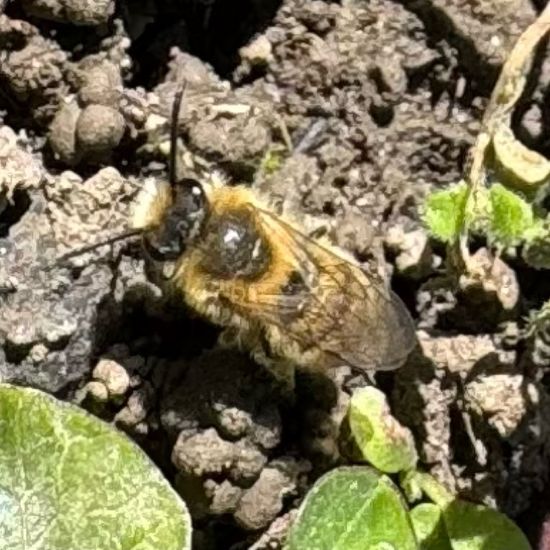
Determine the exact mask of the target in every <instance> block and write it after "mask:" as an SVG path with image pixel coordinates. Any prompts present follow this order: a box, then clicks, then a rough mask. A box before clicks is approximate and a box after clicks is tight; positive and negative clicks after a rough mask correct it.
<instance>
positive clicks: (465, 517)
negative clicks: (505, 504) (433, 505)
mask: <svg viewBox="0 0 550 550" xmlns="http://www.w3.org/2000/svg"><path fill="white" fill-rule="evenodd" d="M443 517H444V519H445V526H446V527H447V533H448V534H449V538H450V540H451V547H452V549H453V550H507V549H510V550H512V549H513V550H531V546H530V545H529V542H528V541H527V538H526V537H525V535H524V534H523V533H522V532H521V531H520V530H519V528H518V527H517V526H516V525H515V524H514V523H513V522H512V521H511V520H510V519H508V518H507V517H506V516H505V515H503V514H501V513H500V512H497V511H495V510H492V509H491V508H487V507H486V506H482V505H479V504H472V503H470V502H464V501H460V500H455V501H453V502H452V503H451V504H449V505H448V506H447V507H446V508H444V510H443Z"/></svg>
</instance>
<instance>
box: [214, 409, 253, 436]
mask: <svg viewBox="0 0 550 550" xmlns="http://www.w3.org/2000/svg"><path fill="white" fill-rule="evenodd" d="M213 409H214V410H217V409H220V412H219V414H218V416H217V420H218V424H219V428H220V431H221V432H222V433H223V434H224V435H227V436H228V437H230V438H237V437H242V436H243V435H245V434H246V433H247V432H248V430H249V429H250V427H251V425H252V418H251V416H250V413H248V412H247V411H243V410H241V409H238V408H237V407H225V406H221V407H218V406H217V405H214V406H213Z"/></svg>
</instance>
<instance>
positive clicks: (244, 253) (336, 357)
mask: <svg viewBox="0 0 550 550" xmlns="http://www.w3.org/2000/svg"><path fill="white" fill-rule="evenodd" d="M181 98H182V90H180V91H179V92H178V94H176V99H175V101H174V106H173V111H172V131H171V140H170V144H171V145H170V147H171V149H170V179H169V181H168V182H165V181H160V182H157V181H154V180H147V181H146V183H145V185H144V187H143V189H142V190H141V192H140V194H139V196H138V198H137V200H136V203H135V208H134V212H133V215H132V220H131V224H130V225H131V226H132V229H131V230H130V231H129V232H128V233H127V234H128V235H135V234H140V235H141V236H142V240H143V246H144V250H145V253H146V257H147V258H148V260H150V262H152V263H154V264H156V265H160V266H164V265H170V266H171V270H170V272H169V276H168V277H167V278H166V280H165V281H164V284H165V289H166V291H167V292H169V293H175V294H176V295H178V296H180V297H181V298H182V299H183V300H184V301H185V302H186V303H187V304H188V305H189V306H190V307H191V308H192V309H194V310H195V311H196V312H197V313H199V314H200V315H202V316H203V317H205V318H206V319H208V320H209V321H211V322H212V323H214V324H216V325H219V326H221V327H223V328H224V329H225V330H224V331H223V333H222V335H221V339H220V341H221V342H222V343H224V344H226V345H237V346H239V347H240V348H242V349H245V350H247V351H249V352H250V353H251V354H252V356H253V357H254V358H255V359H256V360H257V361H258V362H259V363H261V364H264V365H266V366H268V367H270V368H274V370H275V374H277V369H278V368H279V367H282V369H281V372H282V373H283V374H282V377H284V378H288V367H289V366H291V367H292V370H293V368H294V366H298V367H314V368H328V367H332V366H337V365H349V366H351V367H352V368H355V369H360V370H363V371H368V372H372V371H376V370H389V369H395V368H397V367H399V366H401V365H402V364H403V363H404V361H405V360H406V358H407V356H408V354H409V353H410V352H411V350H412V348H413V347H414V346H415V343H416V337H415V331H414V324H413V321H412V319H411V317H410V315H409V313H408V311H407V309H406V307H405V305H404V304H403V302H402V301H401V300H400V299H399V298H398V296H397V295H396V294H394V293H393V292H392V291H391V290H390V289H389V288H388V286H387V285H386V283H385V282H384V281H383V280H382V279H381V278H380V277H378V276H374V275H372V274H367V273H366V272H365V271H364V270H363V269H362V268H361V266H360V265H359V264H358V263H357V262H356V261H355V259H354V258H353V257H351V256H350V255H349V254H347V253H346V252H344V251H343V250H341V249H340V248H338V247H336V246H335V245H334V244H332V243H331V242H329V241H326V240H325V241H321V240H317V239H313V238H311V237H309V236H308V235H307V233H306V231H305V230H304V229H303V228H302V227H301V226H300V225H299V223H297V222H296V221H295V220H291V219H288V218H287V217H283V216H280V215H278V214H276V213H275V211H274V210H272V209H271V208H270V207H269V204H268V203H267V202H266V201H264V200H263V199H262V198H261V197H259V196H258V194H257V193H255V192H254V191H252V190H251V189H249V188H247V187H245V186H243V185H235V186H229V185H224V184H222V183H221V182H218V183H216V182H215V181H213V182H210V183H200V182H198V181H197V180H195V179H189V178H184V179H181V180H177V178H176V175H175V174H176V170H175V159H176V145H177V125H176V121H177V118H178V113H179V109H180V102H181ZM114 240H116V238H115V239H112V241H114Z"/></svg>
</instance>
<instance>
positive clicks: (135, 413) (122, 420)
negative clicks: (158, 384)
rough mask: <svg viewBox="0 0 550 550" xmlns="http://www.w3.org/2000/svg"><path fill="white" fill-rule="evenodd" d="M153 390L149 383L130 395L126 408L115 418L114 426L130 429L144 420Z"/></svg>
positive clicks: (150, 404) (151, 402) (151, 400)
mask: <svg viewBox="0 0 550 550" xmlns="http://www.w3.org/2000/svg"><path fill="white" fill-rule="evenodd" d="M153 397H154V390H153V387H152V386H151V384H150V383H149V382H146V383H145V384H144V385H143V386H141V387H140V388H138V389H137V390H135V391H134V392H133V393H132V395H130V397H129V399H128V402H127V403H126V406H125V407H124V408H123V409H121V410H120V411H119V412H118V413H117V414H116V416H115V424H117V425H120V426H122V427H124V428H131V427H134V426H136V425H137V424H139V423H140V422H142V421H143V420H145V418H146V417H147V413H148V412H149V409H150V408H151V406H152V404H153Z"/></svg>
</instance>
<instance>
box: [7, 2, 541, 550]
mask: <svg viewBox="0 0 550 550" xmlns="http://www.w3.org/2000/svg"><path fill="white" fill-rule="evenodd" d="M229 6H231V7H229ZM540 7H541V6H537V5H536V3H531V2H529V1H528V0H508V1H506V2H502V1H497V0H478V1H474V2H471V1H467V2H466V1H463V0H420V1H417V0H415V1H408V0H372V1H369V2H366V1H364V0H341V1H328V0H326V1H323V0H282V1H281V0H236V1H232V2H229V3H228V2H224V1H223V0H188V1H186V2H181V1H175V0H173V1H170V0H162V1H160V0H158V1H155V0H153V1H149V2H146V1H141V0H137V1H133V2H130V1H128V0H119V1H118V2H117V3H116V5H115V2H114V1H110V0H105V1H102V2H90V1H88V0H71V1H69V0H65V1H63V2H61V1H59V2H58V0H37V1H33V2H31V1H20V2H19V1H17V0H13V1H11V2H10V1H9V0H7V1H5V0H4V1H2V0H0V122H2V126H0V256H1V257H2V259H1V260H0V377H1V379H2V380H4V381H8V382H14V383H20V384H25V385H30V386H33V387H38V388H41V389H43V390H45V391H48V392H51V393H52V394H54V395H56V396H58V397H60V398H62V399H66V400H69V401H73V402H77V403H79V404H81V405H82V406H84V407H86V408H88V409H89V410H92V411H93V412H95V413H96V414H98V415H99V416H101V417H102V418H104V419H106V420H108V421H112V422H113V423H115V424H116V425H117V426H118V427H120V428H121V429H124V430H126V431H127V432H128V433H129V434H130V435H131V436H132V437H134V438H135V439H136V440H137V441H138V442H139V443H140V444H141V445H142V446H143V448H144V449H145V450H146V451H147V452H148V453H149V454H150V455H151V456H152V457H153V459H154V460H155V461H156V462H157V464H159V466H160V467H161V468H162V469H163V471H164V473H165V474H166V476H167V477H168V478H169V479H170V480H171V481H172V482H173V483H174V485H175V486H176V487H177V488H178V490H179V491H180V492H181V494H182V495H183V496H184V498H185V500H186V502H187V504H188V506H189V508H190V511H191V513H192V515H193V520H194V546H193V548H196V549H197V550H199V549H224V550H226V549H228V548H232V549H237V548H255V549H257V550H258V549H264V548H265V549H267V548H279V547H280V544H281V540H282V539H283V538H284V533H285V532H286V530H287V528H288V525H289V524H290V522H291V521H292V518H293V517H294V514H295V510H296V507H297V506H298V505H299V502H300V499H301V497H302V496H303V495H304V494H305V492H306V491H307V489H308V487H310V486H311V484H312V483H313V481H314V480H315V479H316V477H317V476H318V475H320V474H321V473H323V472H324V471H326V470H327V469H329V468H331V467H334V466H335V465H337V464H339V463H341V462H342V461H343V460H344V458H343V457H342V456H341V455H340V451H339V446H338V433H339V424H340V422H341V418H342V411H343V410H345V405H346V403H347V400H348V399H349V393H350V391H351V390H352V389H353V388H354V387H357V386H358V385H362V384H366V383H368V381H367V380H366V379H363V378H362V377H358V376H357V375H356V374H354V373H351V372H350V371H349V370H347V369H345V368H342V369H340V370H339V371H338V372H337V373H336V375H335V376H333V377H331V378H330V379H329V378H324V377H322V376H320V375H313V374H309V373H299V374H298V375H297V380H296V389H295V393H294V395H290V396H289V395H288V393H286V392H285V391H283V390H282V389H281V388H280V387H279V386H278V385H277V383H276V382H275V380H274V379H273V377H272V376H271V375H270V373H269V372H267V371H265V369H263V368H262V367H260V366H258V365H256V364H254V363H253V362H252V361H251V360H250V359H249V358H248V357H246V356H244V355H242V354H239V353H237V352H233V351H228V350H224V349H221V348H219V347H218V346H217V344H216V339H217V336H218V329H217V328H215V327H213V326H211V325H209V324H208V323H206V322H205V321H203V320H201V319H199V318H197V317H196V316H195V315H194V314H193V312H191V311H189V310H188V309H186V308H185V305H183V304H179V303H173V302H168V300H167V299H166V298H164V297H163V296H162V295H161V293H160V291H159V289H158V287H157V286H156V285H155V284H154V283H153V282H152V280H151V278H150V277H148V276H147V272H146V266H145V265H144V262H143V259H142V256H141V253H140V249H139V247H137V246H134V245H132V244H128V243H126V244H124V243H117V244H116V245H112V246H103V247H100V248H98V249H97V250H95V251H93V252H89V253H87V254H84V255H81V256H79V257H77V258H73V259H72V260H70V261H68V262H67V263H65V264H63V265H61V266H55V265H54V262H55V259H56V258H57V257H59V256H60V255H61V254H64V253H66V252H67V251H70V250H73V249H75V248H78V247H82V246H85V245H89V244H93V243H95V242H98V241H99V240H101V239H103V238H108V237H109V236H112V235H113V234H116V233H118V232H120V230H121V229H122V228H124V227H125V226H126V223H127V219H128V214H129V208H130V205H131V202H132V199H133V198H134V197H135V194H136V192H137V190H138V189H139V188H140V186H141V185H143V183H144V181H145V180H146V179H147V178H163V177H166V162H167V157H166V145H167V140H168V132H169V114H170V109H171V103H172V99H173V96H174V93H175V91H176V89H177V88H178V85H179V84H178V83H179V82H180V80H181V79H182V78H184V79H185V80H186V82H187V88H186V93H185V103H184V106H183V109H182V112H181V114H180V117H179V122H178V124H179V125H178V129H179V133H180V135H181V137H182V139H183V143H184V145H183V148H184V151H183V152H182V159H183V162H181V163H180V166H179V169H180V175H186V176H191V175H192V176H194V177H199V178H204V177H211V174H212V173H215V174H216V177H222V178H224V179H225V180H227V181H228V182H231V181H233V182H235V181H236V182H244V183H247V184H249V185H250V186H252V187H253V188H255V189H257V190H258V191H260V192H262V193H264V194H267V195H268V196H269V197H270V199H271V200H272V201H273V202H274V203H275V204H277V205H278V207H279V208H280V209H281V211H288V212H292V213H293V214H295V215H296V214H297V215H299V216H300V218H301V219H302V220H304V223H305V225H306V226H307V227H308V229H310V230H311V231H315V232H318V233H326V234H328V235H329V236H330V237H331V238H332V239H333V240H334V242H336V243H337V244H339V245H340V246H342V247H343V248H346V249H347V250H349V251H350V252H352V253H353V254H355V255H356V257H357V258H358V259H360V260H361V261H363V262H365V264H366V265H371V264H373V263H376V260H377V259H379V258H380V257H381V256H385V258H386V261H387V269H388V271H389V272H390V273H391V275H392V283H393V287H394V289H395V290H396V292H397V293H398V294H399V295H400V296H401V297H402V298H403V300H404V301H405V302H406V304H407V306H408V307H409V309H410V311H411V313H412V314H413V316H414V318H415V321H416V323H417V327H418V338H419V346H418V349H417V350H416V351H415V352H414V353H413V354H412V355H411V357H410V358H409V360H408V362H407V364H406V365H404V366H403V367H402V368H401V369H399V370H398V371H397V372H396V373H391V374H387V375H386V374H385V375H383V376H382V375H379V376H377V382H378V384H379V386H381V387H382V388H384V389H385V390H387V393H388V396H389V397H390V401H391V403H392V410H393V412H394V414H395V415H396V416H397V417H398V418H399V419H400V420H401V421H402V422H403V423H404V424H405V425H407V426H408V427H410V428H411V429H412V430H413V432H414V435H415V438H416V441H417V447H418V450H419V454H420V457H421V463H422V466H423V467H424V468H425V469H427V470H428V471H430V472H432V473H433V474H434V475H435V476H436V477H437V478H438V479H439V480H440V481H442V482H443V483H444V484H445V485H446V486H448V487H449V488H450V489H452V490H454V491H458V492H460V494H462V495H463V496H464V497H466V498H472V499H475V500H478V501H483V502H485V503H488V504H491V505H494V506H498V508H499V509H501V510H503V511H505V512H506V513H507V514H509V515H510V516H511V517H513V518H514V519H516V521H518V522H519V523H520V525H521V526H522V527H523V528H524V529H525V530H526V531H527V532H528V533H529V535H530V536H531V538H532V541H533V544H536V541H537V537H538V533H539V529H540V524H541V522H542V519H543V517H545V516H546V513H547V510H546V509H541V507H540V505H539V502H540V501H541V500H542V497H541V495H544V494H547V491H548V489H547V486H546V483H547V478H548V473H549V471H548V470H549V465H550V462H549V461H548V452H549V451H550V433H549V428H548V426H550V422H548V419H549V418H550V417H549V414H550V409H549V406H550V400H549V397H550V396H549V386H548V379H547V376H546V372H547V371H548V365H549V357H550V354H549V353H548V351H547V350H548V345H547V344H546V339H547V338H546V327H545V326H543V327H541V328H540V330H538V331H536V332H535V333H534V334H533V335H531V336H530V337H529V338H524V337H523V329H524V328H525V316H526V314H527V313H528V312H529V311H530V310H536V309H538V308H540V307H541V306H542V304H543V302H544V301H545V300H546V299H548V298H549V296H550V288H549V287H548V283H547V282H545V280H544V274H543V272H536V271H535V270H531V269H529V268H528V267H526V266H525V265H524V264H522V263H521V262H519V261H517V260H514V259H513V258H512V259H508V258H506V257H505V258H503V259H502V260H498V261H496V262H494V263H491V266H492V267H491V270H489V271H487V270H485V271H483V273H485V275H484V277H483V278H482V279H481V280H479V279H475V277H474V278H473V279H472V280H463V281H461V286H460V289H459V290H458V292H455V291H453V289H452V288H451V287H450V286H449V285H448V284H447V283H446V282H445V277H444V266H445V250H444V249H443V248H442V247H441V245H440V244H438V243H437V242H435V241H433V240H432V239H431V238H430V237H429V236H428V235H427V233H426V230H425V228H424V226H423V225H422V222H421V212H422V207H423V200H424V197H425V196H426V194H427V193H428V192H430V191H431V190H434V189H438V188H442V187H444V186H445V185H447V184H450V183H453V182H457V181H459V180H460V178H461V175H462V171H463V168H464V162H465V159H466V155H467V153H468V150H469V148H470V147H471V145H472V143H473V141H474V140H475V137H476V135H477V132H478V130H479V121H480V117H481V115H482V113H483V108H484V105H485V104H486V102H487V99H488V97H489V95H490V93H491V91H492V88H493V86H494V84H495V81H496V78H497V76H498V73H499V69H500V67H501V65H502V63H503V61H504V59H505V58H506V55H507V53H508V52H509V50H510V48H511V46H512V45H513V43H514V42H515V40H516V39H517V38H518V36H519V34H520V33H521V32H522V31H523V30H524V29H525V28H526V27H527V26H528V24H529V23H531V22H532V21H533V20H534V18H535V17H536V13H537V8H539V9H540ZM2 12H3V14H2ZM543 54H544V52H541V57H544V56H543ZM549 67H550V65H549V64H548V61H547V60H546V61H544V59H543V60H542V61H541V62H540V64H539V70H538V71H536V75H535V76H534V77H533V82H532V85H531V86H530V87H529V92H528V93H526V97H524V98H523V100H522V102H521V105H520V107H518V111H517V113H516V115H515V130H516V133H517V135H518V136H519V137H520V138H521V139H522V140H523V141H524V142H525V143H526V144H527V145H529V146H530V147H532V148H533V149H536V150H539V151H542V152H543V153H548V148H549V144H550V142H549V139H548V135H549V132H550V130H549V128H550V125H549V124H548V123H547V119H548V108H547V106H546V103H547V102H546V101H545V99H546V97H547V93H548V86H549V84H550V79H549V77H548V75H549V74H550V73H549V72H548V71H549ZM478 245H479V249H478V250H477V252H476V254H475V255H474V261H475V262H478V264H479V266H481V267H480V269H482V267H483V266H485V265H486V264H487V261H489V260H488V255H487V250H486V249H485V248H484V246H483V245H484V243H478ZM334 380H336V382H334ZM542 501H543V500H542Z"/></svg>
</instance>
